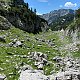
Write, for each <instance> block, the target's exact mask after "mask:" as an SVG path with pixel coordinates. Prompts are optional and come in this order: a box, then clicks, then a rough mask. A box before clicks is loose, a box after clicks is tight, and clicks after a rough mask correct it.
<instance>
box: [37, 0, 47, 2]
mask: <svg viewBox="0 0 80 80" xmlns="http://www.w3.org/2000/svg"><path fill="white" fill-rule="evenodd" d="M38 1H39V2H48V0H38Z"/></svg>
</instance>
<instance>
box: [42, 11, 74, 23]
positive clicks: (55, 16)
mask: <svg viewBox="0 0 80 80" xmlns="http://www.w3.org/2000/svg"><path fill="white" fill-rule="evenodd" d="M67 14H74V10H72V9H59V10H54V11H51V12H50V13H47V14H43V15H42V16H41V17H42V18H44V19H45V20H47V21H48V23H49V24H51V23H52V22H53V21H55V20H57V19H58V18H59V17H62V16H65V15H67Z"/></svg>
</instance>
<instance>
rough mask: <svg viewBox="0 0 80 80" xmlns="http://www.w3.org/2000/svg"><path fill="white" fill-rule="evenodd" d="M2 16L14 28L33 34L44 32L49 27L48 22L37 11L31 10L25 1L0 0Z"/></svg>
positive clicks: (0, 14)
mask: <svg viewBox="0 0 80 80" xmlns="http://www.w3.org/2000/svg"><path fill="white" fill-rule="evenodd" d="M0 16H2V17H4V18H6V19H7V20H8V21H9V22H10V23H11V24H12V25H13V26H15V27H17V28H20V29H22V30H25V31H27V32H32V33H38V32H40V31H42V28H45V25H47V21H46V20H44V19H42V18H40V17H39V16H37V15H36V9H34V10H32V8H31V9H30V8H29V4H28V3H24V1H23V0H0ZM0 20H1V19H0Z"/></svg>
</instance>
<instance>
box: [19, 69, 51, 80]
mask: <svg viewBox="0 0 80 80" xmlns="http://www.w3.org/2000/svg"><path fill="white" fill-rule="evenodd" d="M19 80H50V79H48V77H47V76H45V75H44V74H43V73H41V71H39V70H25V71H22V72H21V74H20V78H19Z"/></svg>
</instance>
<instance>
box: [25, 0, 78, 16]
mask: <svg viewBox="0 0 80 80" xmlns="http://www.w3.org/2000/svg"><path fill="white" fill-rule="evenodd" d="M24 2H26V3H27V2H28V3H29V6H30V7H32V8H33V9H36V10H37V14H38V15H40V14H45V13H49V12H50V11H53V10H58V9H74V10H75V9H78V8H79V7H80V6H79V5H80V0H24Z"/></svg>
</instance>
